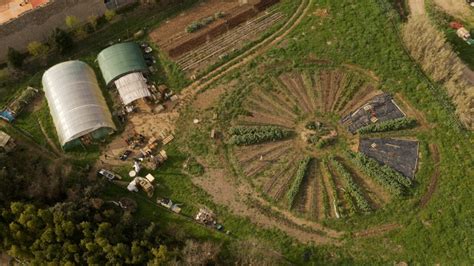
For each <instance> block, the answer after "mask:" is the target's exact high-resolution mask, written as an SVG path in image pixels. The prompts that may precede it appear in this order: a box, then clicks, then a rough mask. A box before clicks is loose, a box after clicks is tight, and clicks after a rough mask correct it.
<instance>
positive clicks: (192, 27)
mask: <svg viewBox="0 0 474 266" xmlns="http://www.w3.org/2000/svg"><path fill="white" fill-rule="evenodd" d="M224 16H225V13H224V12H221V11H219V12H217V13H216V14H214V15H213V16H209V17H205V18H203V19H201V20H198V21H194V22H192V23H191V24H189V25H188V26H187V27H186V32H187V33H193V32H196V31H198V30H200V29H202V28H204V27H205V26H207V25H209V24H211V23H212V22H214V21H216V20H217V19H218V18H222V17H224Z"/></svg>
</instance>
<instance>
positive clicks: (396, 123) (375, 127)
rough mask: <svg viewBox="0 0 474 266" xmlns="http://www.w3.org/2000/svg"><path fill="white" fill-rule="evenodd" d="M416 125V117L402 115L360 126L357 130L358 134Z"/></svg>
mask: <svg viewBox="0 0 474 266" xmlns="http://www.w3.org/2000/svg"><path fill="white" fill-rule="evenodd" d="M415 126H416V119H414V118H409V117H403V118H398V119H394V120H388V121H384V122H381V123H376V124H371V125H368V126H365V127H362V128H359V130H357V132H359V133H360V134H367V133H374V132H385V131H394V130H402V129H407V128H413V127H415Z"/></svg>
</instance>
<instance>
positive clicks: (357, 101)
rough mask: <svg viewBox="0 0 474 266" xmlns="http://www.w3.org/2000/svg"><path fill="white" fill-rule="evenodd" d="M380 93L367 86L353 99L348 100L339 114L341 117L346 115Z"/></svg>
mask: <svg viewBox="0 0 474 266" xmlns="http://www.w3.org/2000/svg"><path fill="white" fill-rule="evenodd" d="M380 93H381V92H380V91H378V90H375V88H374V87H372V86H371V85H367V86H365V88H364V89H363V90H359V91H358V92H356V94H355V95H354V97H352V100H350V101H349V102H348V103H347V104H346V106H345V107H344V108H342V110H341V111H340V112H339V113H340V114H342V115H345V114H348V113H349V112H352V111H354V110H356V109H357V108H359V107H361V106H362V105H363V104H364V103H366V102H367V101H369V100H370V99H372V98H373V97H374V96H376V95H378V94H380Z"/></svg>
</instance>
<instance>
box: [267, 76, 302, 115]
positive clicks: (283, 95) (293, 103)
mask: <svg viewBox="0 0 474 266" xmlns="http://www.w3.org/2000/svg"><path fill="white" fill-rule="evenodd" d="M273 84H274V85H275V87H276V89H277V90H278V92H279V93H277V94H276V96H277V97H278V98H279V99H280V100H282V101H283V102H285V103H286V105H287V106H288V107H289V108H291V109H294V108H298V110H301V104H300V103H299V102H298V98H295V97H294V96H293V94H292V93H291V92H290V91H289V89H288V87H287V86H285V84H284V83H283V82H282V80H281V79H280V78H274V79H273ZM293 112H295V111H293Z"/></svg>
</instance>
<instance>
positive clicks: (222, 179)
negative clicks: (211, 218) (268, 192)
mask: <svg viewBox="0 0 474 266" xmlns="http://www.w3.org/2000/svg"><path fill="white" fill-rule="evenodd" d="M206 169H208V171H207V174H206V175H204V176H203V177H195V178H193V179H192V181H193V183H194V184H195V185H197V186H199V187H201V188H202V189H204V190H205V191H206V192H207V193H208V194H210V195H211V197H212V198H213V200H214V201H215V202H219V203H220V204H222V205H225V206H227V207H228V208H229V209H230V210H231V211H232V212H233V213H234V214H236V215H239V216H244V217H248V218H249V219H250V220H251V221H252V222H253V223H255V224H257V225H259V226H262V227H264V228H268V229H275V228H277V229H279V230H281V231H283V232H285V233H286V234H288V235H289V236H291V237H293V238H295V239H297V240H299V241H301V242H303V243H309V242H314V243H317V244H330V243H332V244H335V243H337V242H338V241H337V238H339V237H340V236H341V233H340V232H336V231H333V230H328V229H326V228H324V227H322V226H321V225H320V224H317V223H312V222H309V221H307V220H304V219H302V218H298V217H295V216H293V214H291V213H280V212H279V210H278V209H276V208H274V207H271V206H268V203H267V202H266V201H265V200H263V199H261V198H259V197H258V196H256V195H255V192H254V191H253V189H252V188H251V187H249V185H247V183H246V182H239V184H237V182H235V181H234V180H229V178H228V177H230V176H232V175H228V173H227V171H226V170H225V169H217V168H206ZM247 199H256V200H257V201H258V203H259V205H260V206H262V207H265V208H271V210H272V211H274V212H279V213H280V214H281V215H282V216H283V217H284V218H287V219H288V221H290V224H289V223H283V222H281V219H279V218H277V217H274V216H267V215H265V214H264V213H263V212H262V211H260V210H259V209H257V208H252V207H249V206H248V204H246V202H245V201H246V200H247ZM298 227H307V228H309V229H313V230H321V231H323V232H325V233H326V235H323V234H318V233H316V232H310V231H309V230H302V229H300V228H298Z"/></svg>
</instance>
